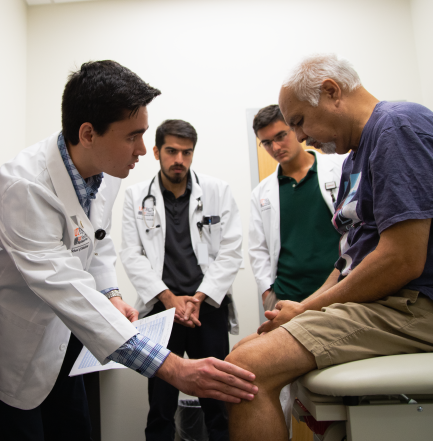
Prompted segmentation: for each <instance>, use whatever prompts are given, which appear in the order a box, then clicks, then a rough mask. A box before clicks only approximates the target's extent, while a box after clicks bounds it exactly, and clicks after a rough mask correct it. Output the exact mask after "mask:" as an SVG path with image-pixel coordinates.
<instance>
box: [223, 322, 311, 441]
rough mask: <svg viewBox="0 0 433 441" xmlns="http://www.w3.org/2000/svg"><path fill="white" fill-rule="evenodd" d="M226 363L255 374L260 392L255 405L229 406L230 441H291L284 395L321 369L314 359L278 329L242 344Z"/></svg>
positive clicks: (243, 403)
mask: <svg viewBox="0 0 433 441" xmlns="http://www.w3.org/2000/svg"><path fill="white" fill-rule="evenodd" d="M226 360H227V361H229V362H231V363H233V364H236V365H238V366H240V367H242V368H244V369H248V370H249V371H251V372H253V373H254V374H255V375H256V381H255V384H256V385H257V386H258V388H259V392H258V393H257V395H256V397H255V398H254V400H253V401H251V402H246V401H242V402H241V403H240V404H230V405H228V409H229V430H230V440H231V441H256V440H257V441H263V440H272V441H287V440H288V439H289V437H288V433H287V429H286V423H285V421H284V415H283V411H282V409H281V405H280V400H279V395H280V391H281V389H282V388H283V387H284V386H285V385H286V384H288V383H291V382H292V381H293V380H295V379H296V378H297V377H299V376H300V375H303V374H305V373H307V372H309V371H311V370H313V369H316V368H317V366H316V362H315V360H314V356H313V355H312V354H311V353H310V352H309V351H307V350H306V349H305V348H304V346H302V345H301V344H300V343H299V342H298V340H296V339H295V338H294V337H293V336H292V335H291V334H290V333H289V332H288V331H286V330H285V329H283V328H278V329H275V330H274V331H272V332H269V333H268V334H266V335H263V336H261V337H260V338H255V339H253V340H251V341H248V342H246V343H244V344H242V345H241V346H239V347H238V348H237V349H236V350H234V351H233V352H232V353H231V354H230V355H228V357H227V358H226Z"/></svg>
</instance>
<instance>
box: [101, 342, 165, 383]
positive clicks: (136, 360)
mask: <svg viewBox="0 0 433 441" xmlns="http://www.w3.org/2000/svg"><path fill="white" fill-rule="evenodd" d="M169 354H170V351H169V350H168V349H166V348H164V347H163V346H161V345H160V344H158V343H154V342H153V341H151V340H150V339H149V338H147V337H145V336H143V335H141V334H137V335H134V336H133V337H132V338H130V339H129V340H128V341H127V342H125V343H124V344H123V345H122V346H120V348H119V349H117V350H116V351H114V352H113V353H112V354H111V355H109V356H108V357H107V358H108V359H109V360H113V361H115V362H117V363H120V364H123V365H124V366H126V367H128V368H130V369H133V370H134V371H136V372H138V373H139V374H141V375H144V376H145V377H148V378H152V377H153V376H155V374H156V372H157V371H158V369H159V368H160V367H161V366H162V364H163V363H164V361H165V359H166V358H167V357H168V355H169Z"/></svg>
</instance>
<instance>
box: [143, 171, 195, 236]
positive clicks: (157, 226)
mask: <svg viewBox="0 0 433 441" xmlns="http://www.w3.org/2000/svg"><path fill="white" fill-rule="evenodd" d="M193 173H194V175H195V180H196V182H197V185H200V181H199V180H198V176H197V173H196V172H193ZM155 178H156V176H154V177H153V178H152V180H151V181H150V185H149V190H148V192H147V195H146V196H144V198H143V201H142V202H141V209H142V213H143V220H144V223H145V225H146V227H147V229H146V233H148V232H149V231H150V230H153V229H155V228H159V227H160V225H156V226H155V221H156V197H155V196H154V195H153V194H151V193H150V192H151V191H152V185H153V183H154V182H155ZM148 199H152V201H153V210H154V215H153V225H152V226H151V227H149V225H148V224H147V221H146V215H145V213H144V208H145V203H146V201H147V200H148ZM197 201H198V207H199V210H203V204H202V202H201V198H198V199H197Z"/></svg>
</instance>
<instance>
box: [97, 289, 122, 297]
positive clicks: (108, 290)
mask: <svg viewBox="0 0 433 441" xmlns="http://www.w3.org/2000/svg"><path fill="white" fill-rule="evenodd" d="M115 289H119V288H117V287H111V288H107V289H103V290H102V291H101V294H104V296H105V294H108V293H109V292H110V291H114V290H115Z"/></svg>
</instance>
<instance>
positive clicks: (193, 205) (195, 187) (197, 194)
mask: <svg viewBox="0 0 433 441" xmlns="http://www.w3.org/2000/svg"><path fill="white" fill-rule="evenodd" d="M190 172H191V185H192V190H191V196H190V198H189V229H190V232H191V233H190V234H191V242H192V246H193V249H194V252H196V246H197V242H199V240H200V234H199V230H198V228H197V222H200V221H201V218H202V216H203V211H202V210H197V208H198V204H199V202H198V200H199V199H200V200H201V199H202V197H203V190H202V189H201V186H200V185H199V184H198V183H197V180H196V175H195V173H194V172H193V171H192V170H190ZM201 202H202V204H203V201H202V200H201ZM209 214H211V215H212V214H213V213H209ZM194 215H196V216H195V217H194Z"/></svg>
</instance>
